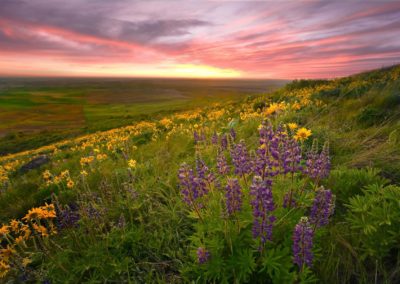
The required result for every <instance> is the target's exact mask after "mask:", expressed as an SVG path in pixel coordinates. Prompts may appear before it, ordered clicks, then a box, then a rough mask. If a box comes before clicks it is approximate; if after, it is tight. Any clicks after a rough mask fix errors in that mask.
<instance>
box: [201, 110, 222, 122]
mask: <svg viewBox="0 0 400 284" xmlns="http://www.w3.org/2000/svg"><path fill="white" fill-rule="evenodd" d="M224 114H225V110H224V109H220V110H213V111H210V112H208V113H207V115H206V116H207V119H208V120H217V119H220V118H221V117H222V116H223V115H224Z"/></svg>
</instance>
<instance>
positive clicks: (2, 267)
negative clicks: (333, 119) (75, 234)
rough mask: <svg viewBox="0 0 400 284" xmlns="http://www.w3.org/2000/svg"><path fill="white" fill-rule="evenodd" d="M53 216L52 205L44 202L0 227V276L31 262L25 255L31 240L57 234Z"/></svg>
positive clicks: (54, 214) (54, 216) (54, 212)
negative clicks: (42, 204) (19, 218)
mask: <svg viewBox="0 0 400 284" xmlns="http://www.w3.org/2000/svg"><path fill="white" fill-rule="evenodd" d="M54 218H56V210H55V208H54V205H53V204H46V205H44V206H41V207H37V208H32V209H31V210H29V211H28V213H27V214H26V215H25V217H23V218H22V219H21V220H11V221H10V223H9V224H8V225H4V224H3V225H2V226H1V227H0V240H1V245H0V278H4V277H5V276H7V274H8V273H9V272H10V270H11V269H12V267H21V266H22V267H26V266H27V265H28V264H29V263H30V262H31V260H30V258H29V257H26V256H27V255H28V253H27V251H26V249H27V248H28V244H29V242H30V241H31V240H34V239H40V238H47V237H49V236H51V235H55V234H57V230H56V227H55V225H54V223H53V219H54Z"/></svg>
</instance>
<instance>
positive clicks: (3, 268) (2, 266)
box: [0, 260, 10, 278]
mask: <svg viewBox="0 0 400 284" xmlns="http://www.w3.org/2000/svg"><path fill="white" fill-rule="evenodd" d="M9 271H10V265H8V264H7V263H6V262H5V261H3V260H0V278H4V277H5V276H6V275H7V273H8V272H9Z"/></svg>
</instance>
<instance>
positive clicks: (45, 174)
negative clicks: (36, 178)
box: [43, 170, 51, 180]
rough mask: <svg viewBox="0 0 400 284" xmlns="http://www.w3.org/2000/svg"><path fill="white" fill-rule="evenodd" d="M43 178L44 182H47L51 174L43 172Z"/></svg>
mask: <svg viewBox="0 0 400 284" xmlns="http://www.w3.org/2000/svg"><path fill="white" fill-rule="evenodd" d="M43 178H44V179H45V180H48V179H50V178H51V173H50V171H49V170H45V171H44V172H43Z"/></svg>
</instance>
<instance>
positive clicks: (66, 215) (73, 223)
mask: <svg viewBox="0 0 400 284" xmlns="http://www.w3.org/2000/svg"><path fill="white" fill-rule="evenodd" d="M56 213H57V219H56V226H57V229H58V230H59V231H61V230H63V229H66V228H73V227H77V226H78V221H79V220H80V215H79V207H78V205H77V204H75V203H72V204H70V205H68V206H63V207H62V208H60V206H56Z"/></svg>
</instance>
